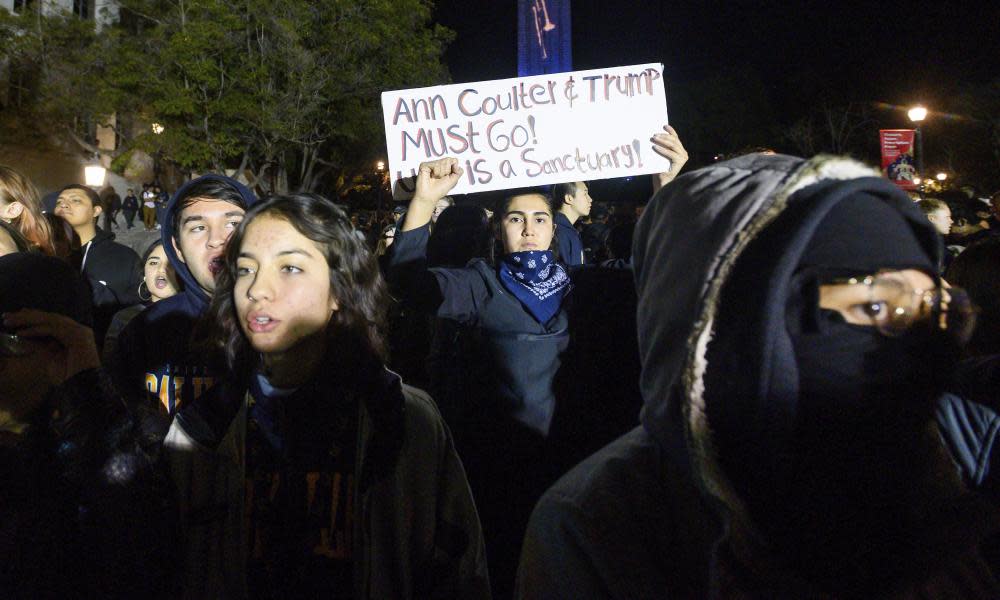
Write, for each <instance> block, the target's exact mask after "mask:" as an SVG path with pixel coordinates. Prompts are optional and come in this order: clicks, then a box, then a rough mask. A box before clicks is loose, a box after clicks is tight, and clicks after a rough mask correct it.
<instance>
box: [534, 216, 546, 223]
mask: <svg viewBox="0 0 1000 600" xmlns="http://www.w3.org/2000/svg"><path fill="white" fill-rule="evenodd" d="M547 222H548V219H546V218H545V217H536V218H535V223H538V224H539V225H544V224H545V223H547Z"/></svg>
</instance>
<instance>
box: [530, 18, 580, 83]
mask: <svg viewBox="0 0 1000 600" xmlns="http://www.w3.org/2000/svg"><path fill="white" fill-rule="evenodd" d="M569 10H570V0H518V3H517V75H518V76H519V77H526V76H528V75H542V74H544V73H563V72H565V71H572V70H573V32H572V31H571V27H570V26H571V23H572V19H571V18H570V14H569Z"/></svg>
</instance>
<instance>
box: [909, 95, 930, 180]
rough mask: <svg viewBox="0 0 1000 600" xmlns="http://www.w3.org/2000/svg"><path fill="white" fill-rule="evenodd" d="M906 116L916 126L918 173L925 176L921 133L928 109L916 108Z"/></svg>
mask: <svg viewBox="0 0 1000 600" xmlns="http://www.w3.org/2000/svg"><path fill="white" fill-rule="evenodd" d="M906 116H908V117H910V120H911V121H913V124H914V133H913V135H914V137H916V138H917V140H916V141H917V173H919V174H921V175H922V174H923V172H924V136H923V135H921V133H920V123H921V122H922V121H923V120H924V119H926V118H927V109H926V108H924V107H923V106H919V105H918V106H914V107H913V108H911V109H910V110H909V111H907V113H906Z"/></svg>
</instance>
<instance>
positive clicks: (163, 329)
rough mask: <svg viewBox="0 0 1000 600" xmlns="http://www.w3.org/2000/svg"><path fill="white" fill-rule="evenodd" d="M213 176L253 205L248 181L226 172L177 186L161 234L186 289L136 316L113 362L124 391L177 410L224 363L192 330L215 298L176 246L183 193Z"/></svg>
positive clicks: (211, 379)
mask: <svg viewBox="0 0 1000 600" xmlns="http://www.w3.org/2000/svg"><path fill="white" fill-rule="evenodd" d="M210 178H211V179H219V180H224V181H227V182H229V183H230V184H232V185H233V186H235V187H236V189H238V190H239V192H240V195H241V196H242V197H243V200H244V201H245V202H246V204H247V207H250V206H252V205H253V204H254V203H255V202H256V201H257V199H256V197H255V196H254V195H253V193H252V192H251V191H250V190H248V189H247V188H246V187H245V186H243V185H242V184H240V183H239V182H237V181H235V180H233V179H230V178H228V177H223V176H221V175H205V176H203V177H200V178H198V179H195V180H193V181H190V182H188V183H187V184H185V185H184V186H182V187H181V188H180V189H179V190H177V193H176V194H175V195H174V197H173V198H172V199H171V200H170V203H169V204H168V206H167V209H166V218H164V219H163V221H162V222H161V229H160V235H161V238H162V240H163V250H164V252H165V253H166V255H167V259H168V260H169V261H170V264H171V265H172V266H173V267H174V271H176V273H177V277H178V278H179V279H180V280H182V281H183V282H184V289H183V290H182V291H180V292H179V293H177V294H176V295H174V296H171V297H170V298H167V299H166V300H163V301H161V302H156V303H154V304H152V305H151V306H150V307H149V308H147V309H146V310H144V311H142V312H141V313H139V315H137V316H136V317H135V318H134V319H132V320H131V321H130V322H129V324H128V326H126V327H125V329H124V330H123V331H122V333H121V335H120V336H119V338H118V351H117V352H116V354H115V357H114V358H113V360H112V361H111V371H112V373H113V375H114V380H115V384H116V385H117V386H118V388H119V389H120V390H122V392H123V393H124V394H126V395H127V396H130V397H135V396H137V395H139V396H142V395H145V394H146V393H147V392H148V393H149V394H152V395H153V396H155V397H156V398H157V399H158V401H159V402H160V404H162V405H163V407H164V409H165V410H167V411H169V412H171V413H173V412H174V411H176V410H177V407H178V406H179V405H180V404H182V403H183V402H186V401H189V400H191V399H193V398H195V397H196V396H198V395H199V394H201V393H202V392H203V391H204V390H206V389H208V388H210V387H211V386H212V384H213V383H214V380H215V375H216V373H217V371H218V369H219V368H221V364H220V363H218V362H217V361H215V359H214V358H213V357H210V356H206V355H205V354H204V353H203V352H201V351H200V350H199V349H198V348H195V347H193V344H192V340H191V335H192V333H193V331H194V328H195V324H196V323H197V322H198V320H199V319H200V318H201V316H202V315H203V314H204V313H205V311H206V310H207V309H208V305H209V302H210V300H211V299H210V298H209V297H208V294H206V293H205V291H204V290H202V289H201V286H200V285H198V282H197V281H196V280H195V278H194V276H193V275H192V274H191V270H190V269H188V267H187V265H186V264H184V263H183V262H181V260H180V259H179V258H178V257H177V253H176V252H175V251H174V245H173V237H174V229H173V222H174V218H173V215H174V212H175V211H176V206H177V201H178V198H180V197H182V195H183V194H184V192H185V190H186V189H187V188H188V187H189V186H191V185H192V184H194V183H196V182H199V181H204V180H206V179H210ZM137 285H138V284H137Z"/></svg>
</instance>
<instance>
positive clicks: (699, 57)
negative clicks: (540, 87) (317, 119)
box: [436, 0, 1000, 159]
mask: <svg viewBox="0 0 1000 600" xmlns="http://www.w3.org/2000/svg"><path fill="white" fill-rule="evenodd" d="M793 4H794V5H793ZM991 4H992V7H988V6H990V5H991ZM436 14H437V20H438V22H440V23H442V24H443V25H446V26H448V27H450V28H451V29H453V30H454V31H455V32H456V38H455V41H454V42H453V43H452V45H451V46H450V47H449V49H448V52H447V54H446V57H445V58H446V61H447V63H448V65H449V68H450V71H451V75H452V79H453V80H454V81H455V82H467V81H477V80H485V79H498V78H505V77H513V76H516V72H517V52H516V48H515V40H516V30H515V27H516V17H517V3H516V1H515V0H491V1H489V2H484V3H474V2H467V1H466V2H461V1H458V0H438V2H437V11H436ZM572 14H573V24H572V26H573V63H574V64H573V66H574V69H590V68H599V67H611V66H619V65H626V64H637V63H645V62H662V63H664V66H665V72H666V73H665V81H666V86H667V99H668V112H669V113H670V115H671V123H672V124H673V125H674V126H675V127H676V128H677V129H678V130H680V131H681V135H682V138H683V137H684V131H685V129H693V128H694V125H693V124H691V123H686V122H684V120H685V117H688V118H689V119H690V120H695V119H705V118H706V117H705V116H704V115H703V114H701V115H699V116H697V117H695V116H693V115H695V114H696V110H695V109H696V108H697V107H686V106H685V103H686V102H688V103H696V102H697V100H695V99H691V98H688V99H685V98H684V97H683V94H682V93H681V92H682V90H684V89H685V86H691V85H697V84H698V82H703V81H704V80H706V79H711V78H713V77H715V78H718V79H719V80H720V81H721V82H723V83H722V84H721V86H718V85H717V86H716V87H722V88H725V87H726V82H727V81H732V82H734V83H733V85H731V86H729V87H730V88H731V89H726V90H725V91H724V92H723V93H724V94H729V97H728V98H726V101H731V103H733V104H738V103H740V102H741V98H742V97H743V92H742V90H741V89H740V85H739V84H738V83H737V82H739V81H751V82H753V84H754V85H755V86H756V89H758V90H759V91H760V94H759V96H760V97H763V98H765V99H766V105H767V106H766V107H765V108H763V109H761V108H754V109H752V110H753V111H754V112H759V113H767V114H762V115H759V116H760V118H759V119H757V118H755V117H756V115H754V116H752V118H746V117H745V116H743V115H738V114H736V115H731V116H730V121H731V122H733V123H745V125H744V126H743V128H744V129H745V130H744V131H740V132H734V134H733V139H734V140H740V143H744V140H745V141H746V142H749V143H753V144H758V145H768V146H775V147H779V149H781V148H780V143H781V142H780V140H778V139H775V138H777V137H779V136H778V135H777V133H776V132H777V131H779V129H780V127H781V126H782V125H785V124H788V123H790V122H792V121H794V120H795V119H796V118H798V117H800V116H802V115H804V114H807V113H808V112H809V111H810V110H814V109H815V107H816V106H818V105H820V104H822V103H823V102H827V103H830V104H841V103H848V102H860V103H866V104H868V105H872V104H874V103H886V104H892V105H899V106H906V105H912V104H914V103H917V102H922V103H924V104H925V105H927V106H928V107H929V108H931V109H932V110H934V109H938V110H948V109H949V108H950V107H949V101H950V99H951V98H953V97H955V96H956V95H957V94H959V93H961V92H962V91H963V90H967V89H969V88H970V86H975V85H982V84H984V83H986V82H988V81H997V82H1000V3H987V2H980V3H947V2H906V3H904V2H884V1H883V2H868V3H855V2H837V3H830V5H829V6H822V5H820V3H814V2H808V3H806V2H803V3H789V2H780V3H778V2H753V3H749V2H724V3H722V2H720V3H707V2H699V3H670V2H657V1H652V0H634V1H630V0H618V1H614V0H574V1H573V4H572ZM734 74H736V75H738V76H736V75H734ZM697 89H701V88H697ZM691 95H692V96H695V95H697V94H696V93H692V94H691ZM755 106H760V105H759V104H756V105H755ZM689 109H690V110H689ZM884 112H885V113H886V114H882V115H880V116H879V119H880V125H881V126H883V127H905V126H907V125H908V123H907V121H906V117H905V114H904V112H903V111H902V110H896V111H893V110H891V109H890V110H887V111H884ZM719 118H720V119H722V118H724V117H723V116H720V117H719ZM927 126H928V127H934V126H937V125H934V124H932V123H927ZM734 128H735V126H734ZM755 129H756V130H757V131H754V130H755ZM930 133H931V134H933V133H934V132H933V131H931V132H930ZM930 137H932V136H929V138H930ZM734 143H735V142H734ZM696 145H697V144H696ZM701 145H702V146H705V147H704V148H701V150H702V151H703V152H708V151H710V150H711V148H710V146H712V145H720V146H721V145H724V144H722V143H720V142H719V141H718V140H713V141H712V142H711V143H710V142H709V141H707V139H703V141H702V142H701ZM732 150H735V148H719V151H723V152H725V151H732ZM933 151H935V148H934V147H933V146H932V147H931V148H929V149H928V156H930V153H931V152H933ZM693 159H694V157H693Z"/></svg>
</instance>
